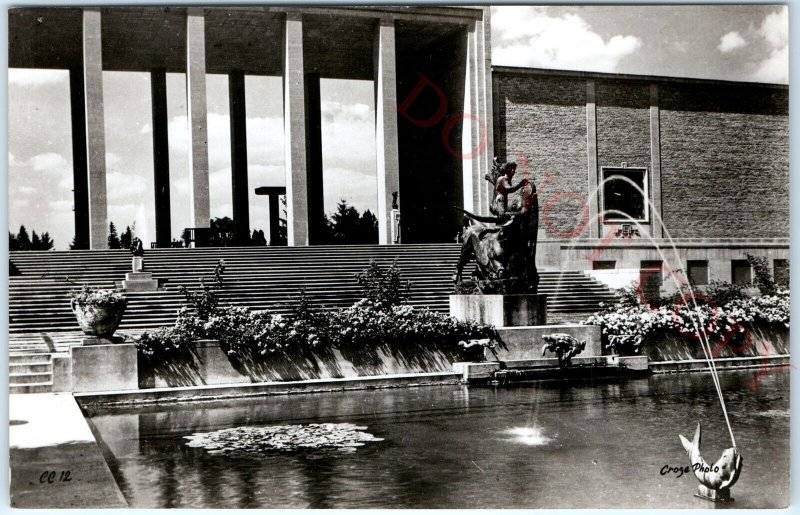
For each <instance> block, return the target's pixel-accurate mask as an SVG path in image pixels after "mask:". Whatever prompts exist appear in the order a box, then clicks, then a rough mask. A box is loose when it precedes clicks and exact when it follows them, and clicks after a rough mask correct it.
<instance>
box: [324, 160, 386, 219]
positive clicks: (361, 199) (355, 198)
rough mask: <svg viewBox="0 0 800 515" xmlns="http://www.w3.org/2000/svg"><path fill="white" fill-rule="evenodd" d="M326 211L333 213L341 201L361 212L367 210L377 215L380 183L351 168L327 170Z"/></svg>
mask: <svg viewBox="0 0 800 515" xmlns="http://www.w3.org/2000/svg"><path fill="white" fill-rule="evenodd" d="M325 179H326V180H325V189H324V192H323V195H324V198H325V211H326V212H331V211H333V210H334V209H335V208H336V204H337V203H338V202H339V200H341V199H345V200H347V203H348V204H350V205H351V206H354V207H355V208H356V209H358V210H359V211H363V210H365V209H369V210H371V211H372V212H373V213H375V212H376V211H377V209H378V198H377V191H378V181H377V179H376V178H375V176H374V175H372V176H370V175H365V174H363V173H361V172H359V171H356V170H352V169H349V168H329V169H326V170H325Z"/></svg>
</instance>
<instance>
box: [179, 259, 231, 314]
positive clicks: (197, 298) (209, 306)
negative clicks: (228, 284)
mask: <svg viewBox="0 0 800 515" xmlns="http://www.w3.org/2000/svg"><path fill="white" fill-rule="evenodd" d="M224 274H225V261H224V260H222V259H220V260H219V261H218V262H217V266H216V267H214V280H213V282H212V283H211V285H209V284H207V283H206V278H205V277H201V278H200V290H199V291H189V289H188V288H186V286H181V294H183V296H184V298H185V299H186V302H187V303H188V304H189V305H190V306H191V307H193V308H194V311H195V313H197V317H198V318H199V319H200V320H208V317H210V316H211V315H212V314H213V313H214V312H215V311H216V310H217V308H218V307H219V297H218V295H217V294H218V293H219V291H220V290H221V289H222V280H223V278H224Z"/></svg>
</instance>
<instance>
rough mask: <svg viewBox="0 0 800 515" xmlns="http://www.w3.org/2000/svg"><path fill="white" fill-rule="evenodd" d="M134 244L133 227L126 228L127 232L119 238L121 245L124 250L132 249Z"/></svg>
mask: <svg viewBox="0 0 800 515" xmlns="http://www.w3.org/2000/svg"><path fill="white" fill-rule="evenodd" d="M132 243H133V231H131V226H130V225H129V226H127V227H125V231H124V232H123V233H122V234H121V235H120V237H119V245H120V247H122V248H123V249H129V248H131V244H132Z"/></svg>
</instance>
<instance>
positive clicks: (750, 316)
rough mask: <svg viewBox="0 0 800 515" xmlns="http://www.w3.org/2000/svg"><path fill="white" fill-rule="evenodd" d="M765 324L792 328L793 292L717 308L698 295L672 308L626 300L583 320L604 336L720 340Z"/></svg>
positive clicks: (781, 292)
mask: <svg viewBox="0 0 800 515" xmlns="http://www.w3.org/2000/svg"><path fill="white" fill-rule="evenodd" d="M754 322H764V323H767V324H774V325H778V324H783V325H785V326H787V327H788V326H789V292H788V290H779V291H778V292H777V293H776V294H775V295H763V296H761V297H755V298H734V299H733V300H730V301H729V302H727V303H725V304H723V305H721V306H716V305H714V304H713V303H712V302H708V301H706V299H705V298H701V296H699V295H698V297H697V299H696V302H694V301H693V298H692V297H691V295H689V296H686V301H683V300H679V301H677V302H676V303H675V304H673V305H672V306H660V307H656V308H651V307H648V306H646V305H643V304H635V305H634V304H632V303H631V302H629V301H622V302H619V303H618V304H616V305H614V306H611V307H610V308H609V309H607V310H606V311H605V312H600V313H595V314H594V315H591V316H590V317H589V318H587V319H586V320H584V321H583V323H584V324H588V325H599V326H602V330H603V334H607V335H618V334H632V335H639V336H642V337H644V336H647V335H649V334H658V333H663V332H667V331H674V332H677V333H678V334H680V335H682V336H685V337H689V338H695V339H699V338H700V336H699V334H703V333H704V334H705V337H707V338H708V339H720V338H725V337H729V336H732V335H735V334H737V333H741V332H744V330H745V327H744V325H745V324H752V323H754Z"/></svg>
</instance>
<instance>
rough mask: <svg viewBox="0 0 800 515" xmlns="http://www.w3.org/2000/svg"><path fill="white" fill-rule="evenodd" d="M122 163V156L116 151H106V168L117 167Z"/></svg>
mask: <svg viewBox="0 0 800 515" xmlns="http://www.w3.org/2000/svg"><path fill="white" fill-rule="evenodd" d="M121 163H122V158H121V157H120V156H119V154H115V153H114V152H106V169H107V170H110V169H111V168H115V167H117V166H119V165H120V164H121Z"/></svg>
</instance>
